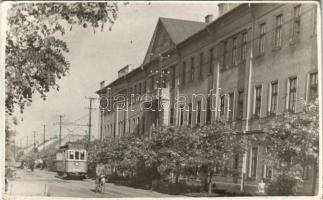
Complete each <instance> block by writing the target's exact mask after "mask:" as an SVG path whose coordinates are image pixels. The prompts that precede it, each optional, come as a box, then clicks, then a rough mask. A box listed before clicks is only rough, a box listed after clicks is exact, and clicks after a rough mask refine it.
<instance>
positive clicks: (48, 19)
mask: <svg viewBox="0 0 323 200" xmlns="http://www.w3.org/2000/svg"><path fill="white" fill-rule="evenodd" d="M117 12H118V4H117V3H115V2H99V3H98V2H84V3H14V4H12V7H11V8H10V9H9V11H8V16H7V21H8V30H7V32H6V58H5V79H6V92H5V94H6V98H5V106H6V112H7V113H9V114H12V113H13V112H14V109H15V106H16V105H17V106H19V107H20V111H21V112H23V109H24V107H25V105H26V104H29V103H30V102H32V96H33V94H34V93H38V94H40V96H41V97H42V98H43V99H44V100H45V99H46V96H47V93H48V92H49V91H50V90H51V89H57V90H59V85H58V83H57V79H60V78H61V77H63V76H66V75H67V74H68V72H69V68H70V64H69V62H68V61H67V60H66V58H65V55H64V54H65V53H67V52H68V51H69V50H68V47H67V45H66V42H65V41H63V40H62V39H60V37H59V35H60V34H61V35H64V34H65V32H66V29H69V30H72V27H73V26H76V25H77V26H82V27H84V28H87V27H92V28H93V30H94V31H95V29H97V28H101V30H103V28H104V25H105V24H108V25H109V30H111V26H112V25H113V24H114V23H115V21H116V19H117Z"/></svg>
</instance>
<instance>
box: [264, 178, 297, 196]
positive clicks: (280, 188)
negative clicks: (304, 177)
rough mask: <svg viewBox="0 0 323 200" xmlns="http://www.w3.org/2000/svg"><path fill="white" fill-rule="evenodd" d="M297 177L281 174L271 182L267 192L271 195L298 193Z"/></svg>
mask: <svg viewBox="0 0 323 200" xmlns="http://www.w3.org/2000/svg"><path fill="white" fill-rule="evenodd" d="M297 183H298V181H297V179H295V178H292V177H289V176H286V175H280V176H279V177H277V179H276V180H274V181H273V182H272V183H270V184H269V186H268V190H267V194H268V195H271V196H289V195H296V189H297Z"/></svg>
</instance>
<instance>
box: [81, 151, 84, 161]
mask: <svg viewBox="0 0 323 200" xmlns="http://www.w3.org/2000/svg"><path fill="white" fill-rule="evenodd" d="M80 160H85V152H84V151H81V152H80Z"/></svg>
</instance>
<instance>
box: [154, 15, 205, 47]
mask: <svg viewBox="0 0 323 200" xmlns="http://www.w3.org/2000/svg"><path fill="white" fill-rule="evenodd" d="M159 20H160V22H161V23H162V24H163V25H164V27H165V29H166V31H167V32H168V34H169V36H170V37H171V39H172V40H173V42H174V43H175V44H178V43H180V42H182V41H183V40H185V39H186V38H188V37H189V36H191V35H193V34H195V33H197V32H198V31H200V30H201V29H203V28H204V27H205V26H206V25H207V24H206V23H204V22H198V21H189V20H182V19H171V18H164V17H161V18H159Z"/></svg>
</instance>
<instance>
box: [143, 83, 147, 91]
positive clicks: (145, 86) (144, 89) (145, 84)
mask: <svg viewBox="0 0 323 200" xmlns="http://www.w3.org/2000/svg"><path fill="white" fill-rule="evenodd" d="M146 88H147V80H145V81H144V88H143V93H146Z"/></svg>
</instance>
